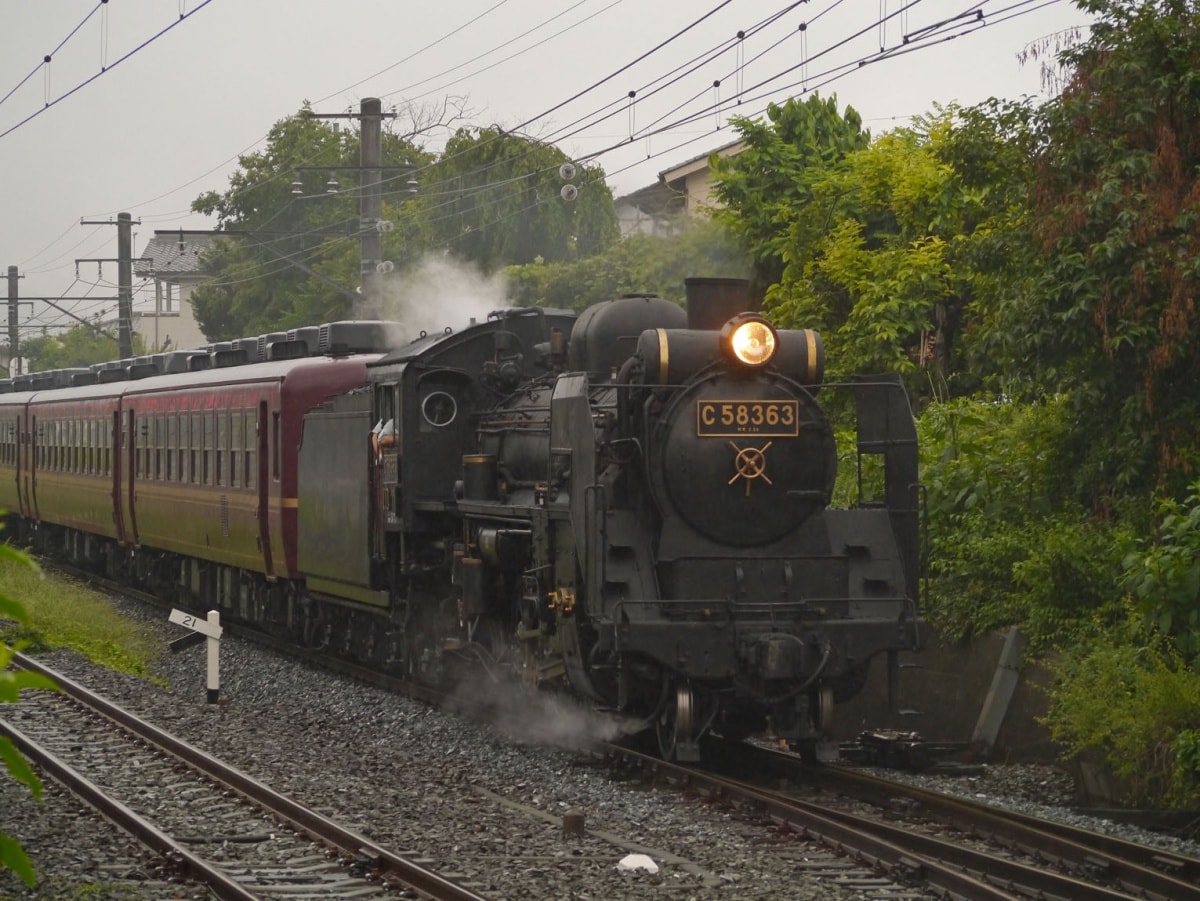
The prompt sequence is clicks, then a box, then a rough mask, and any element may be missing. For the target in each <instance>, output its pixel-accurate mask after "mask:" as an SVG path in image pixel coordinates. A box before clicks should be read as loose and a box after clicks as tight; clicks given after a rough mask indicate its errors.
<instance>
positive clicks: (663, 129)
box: [155, 0, 1049, 215]
mask: <svg viewBox="0 0 1200 901" xmlns="http://www.w3.org/2000/svg"><path fill="white" fill-rule="evenodd" d="M839 2H841V0H839ZM724 5H725V4H721V6H724ZM801 5H803V4H801V3H792V4H788V5H786V6H785V7H783V8H782V9H781V10H780V14H781V15H782V14H783V13H785V12H788V11H790V10H793V9H795V8H797V7H799V6H801ZM836 5H837V4H836V3H835V4H833V5H831V6H828V7H826V8H824V9H822V10H820V11H817V14H816V15H814V16H813V18H812V19H810V20H809V21H810V22H813V21H816V19H817V18H818V17H819V16H821V15H825V14H827V13H828V12H829V10H830V9H832V8H833V7H834V6H836ZM911 5H912V4H907V5H905V6H904V7H903V8H902V9H903V10H905V11H907V10H908V9H909V8H910V7H911ZM975 5H976V6H979V5H983V4H975ZM1045 5H1049V4H1041V5H1040V6H1038V7H1037V8H1042V6H1045ZM492 8H493V9H494V8H495V7H492ZM717 8H718V9H719V8H720V7H717ZM193 12H194V10H193ZM710 14H711V13H710ZM1016 14H1019V13H1014V14H1013V17H1015V15H1016ZM901 21H902V22H903V19H902V20H901ZM869 26H870V27H873V28H874V27H878V22H875V23H869ZM529 31H530V32H531V31H532V29H530V30H529ZM525 33H528V32H523V33H522V34H525ZM747 33H749V28H747ZM790 36H791V35H790V34H789V35H783V36H779V37H777V39H776V40H775V42H774V44H773V45H772V47H780V46H782V45H784V43H785V42H786V41H787V40H788V39H789V37H790ZM808 39H809V40H810V41H814V42H815V41H816V37H815V35H814V34H813V33H812V32H811V31H810V32H809V34H808ZM512 40H515V39H510V40H509V41H508V42H507V43H508V44H510V45H511V43H512ZM726 41H728V39H726ZM658 46H660V47H661V46H663V45H662V44H660V45H658ZM889 50H890V52H891V53H892V54H894V55H899V54H900V53H908V52H912V49H910V48H907V47H901V46H899V45H895V46H893V47H891V48H889ZM652 52H653V51H648V52H647V54H643V55H641V56H639V57H637V60H641V59H645V58H646V56H647V55H649V54H650V53H652ZM771 52H772V51H771V48H768V49H767V50H763V51H761V52H759V53H758V54H757V55H756V56H752V57H750V58H749V59H748V60H747V61H750V60H753V59H756V58H758V57H764V56H766V55H767V54H769V53H771ZM824 52H828V50H826V51H824ZM803 56H804V59H805V60H806V61H807V62H810V63H811V62H812V61H814V60H816V59H818V58H819V57H820V53H817V54H808V53H805V54H803ZM635 61H636V60H635ZM875 61H881V58H880V57H879V56H878V54H873V55H870V56H864V57H862V58H861V59H859V60H856V61H854V65H855V67H861V65H864V64H871V63H873V62H875ZM629 65H631V64H626V66H623V67H621V68H619V69H616V70H614V72H613V73H611V74H610V75H608V76H606V77H605V78H604V79H601V80H600V81H597V82H595V84H594V85H593V87H595V86H597V85H602V84H604V83H606V82H609V83H611V81H612V80H613V77H614V76H615V75H617V74H618V73H620V72H621V71H623V70H624V69H626V68H628V66H629ZM848 65H849V64H848ZM788 71H790V70H789V69H788V68H782V69H781V72H778V73H775V75H773V76H772V77H773V78H775V79H776V81H775V82H773V83H771V82H770V81H769V80H768V81H762V80H760V81H758V82H757V84H756V85H751V86H749V89H748V92H747V93H745V94H744V96H743V104H742V108H744V109H746V110H748V111H749V110H751V109H753V108H754V104H756V103H758V102H759V101H760V100H761V99H762V98H763V97H764V95H766V94H767V92H768V91H769V90H773V91H775V92H778V91H779V90H781V88H780V84H781V83H782V82H783V81H784V80H785V79H786V78H787V75H786V74H784V73H787V72H788ZM849 71H853V68H846V67H842V68H838V67H830V68H828V69H827V70H826V72H825V73H819V74H818V76H816V77H818V78H820V77H822V76H823V75H828V76H829V77H828V78H827V80H825V81H822V82H820V84H821V85H824V84H827V83H829V82H830V81H832V80H835V79H836V78H837V77H842V76H843V75H845V74H848V72H849ZM681 77H682V78H685V77H686V76H681ZM711 82H712V79H711V77H705V78H704V79H703V85H704V87H703V90H701V91H698V92H697V95H706V94H707V93H708V91H709V89H710V88H709V86H710V85H711ZM360 83H361V81H360V82H356V84H360ZM797 84H800V85H801V90H802V91H804V90H805V89H808V90H811V89H814V88H815V87H817V86H818V85H817V84H816V83H815V82H813V81H812V80H811V76H810V80H809V81H808V82H807V84H805V83H804V82H803V81H801V82H797ZM756 87H757V90H756ZM588 90H590V89H585V90H584V91H580V92H577V93H575V94H574V95H572V97H570V98H568V99H567V100H566V101H563V102H562V103H559V104H556V105H555V106H554V107H552V108H551V110H548V111H546V112H544V113H542V114H539V115H540V116H543V117H544V116H546V115H548V114H549V113H551V112H553V111H556V110H558V109H560V108H563V107H564V106H565V105H566V104H568V103H570V102H571V101H573V100H575V99H578V98H579V97H581V96H583V95H584V94H586V93H587V91H588ZM639 93H640V94H641V97H640V98H639V99H648V98H649V96H650V94H649V93H648V92H643V91H642V90H640V89H639ZM624 96H625V95H624V92H621V98H622V99H624ZM694 99H695V98H694V97H693V100H694ZM616 102H617V101H615V100H614V101H610V103H609V106H611V104H613V103H616ZM728 105H729V100H728V98H726V100H725V102H724V103H722V102H721V101H720V99H719V98H714V100H713V101H712V102H707V103H704V104H699V103H697V104H696V106H697V107H698V108H700V109H703V110H705V112H703V113H698V112H695V111H693V110H692V109H690V108H689V106H688V103H687V102H686V101H685V102H683V103H679V104H677V106H676V107H675V108H674V109H673V110H672V112H671V113H669V114H661V115H659V117H658V118H646V119H644V120H643V117H640V116H639V127H638V128H637V131H636V134H632V135H629V136H628V139H627V140H625V141H619V142H613V143H611V144H607V145H603V146H600V147H599V148H595V149H588V150H587V151H585V152H584V153H582V154H575V157H576V158H577V159H583V160H592V161H600V160H603V159H607V158H609V157H610V156H611V155H612V154H613V153H615V152H616V151H618V150H621V149H622V148H624V147H627V146H628V144H629V143H630V142H632V141H634V140H643V139H646V138H650V137H656V136H660V135H665V134H667V133H668V132H670V131H672V130H675V131H680V130H682V129H685V128H688V127H690V126H693V125H695V124H696V123H697V121H698V117H701V116H702V117H703V118H704V119H706V120H707V119H709V118H710V117H711V116H712V115H714V113H718V112H720V111H722V109H723V108H724V107H725V106H728ZM600 110H601V111H603V110H605V106H601V107H600ZM752 114H753V113H750V112H747V115H752ZM588 116H590V117H591V118H588ZM608 118H611V117H608ZM535 121H537V117H534V118H533V119H527V120H526V121H525V123H523V125H526V126H527V125H529V124H531V123H533V122H535ZM576 121H577V123H578V127H577V128H573V129H567V130H565V131H564V130H559V131H556V132H555V133H554V136H553V138H552V139H553V140H562V141H565V140H571V139H574V138H579V137H583V136H585V135H586V134H589V133H590V134H593V135H594V134H595V133H596V130H597V128H598V127H599V126H602V125H603V123H604V122H605V121H607V120H606V118H604V117H602V116H597V115H594V114H592V113H589V114H587V116H584V117H580V118H579V119H577V120H576ZM520 127H521V126H517V127H516V128H514V129H506V133H508V134H511V133H513V131H516V130H517V129H519V128H520ZM587 129H591V131H590V132H588V131H587ZM719 131H720V130H719V129H711V128H708V127H706V128H705V130H704V131H703V132H701V133H699V135H700V136H699V137H697V138H688V139H686V140H684V141H683V142H682V144H679V143H675V142H662V143H657V142H656V145H655V147H654V148H653V152H648V153H647V154H646V156H645V158H644V159H642V160H640V161H638V162H639V163H640V162H644V161H645V159H652V158H660V157H662V156H664V155H665V154H666V153H669V152H671V150H672V149H674V148H677V147H679V146H687V145H689V144H692V143H695V142H696V141H697V140H701V139H703V137H704V136H705V135H712V134H713V133H716V132H719ZM549 139H550V138H547V137H543V140H549ZM252 146H254V145H252ZM637 164H638V163H632V164H626V165H624V166H622V167H621V168H618V169H613V170H612V171H610V172H609V173H608V174H609V175H614V174H617V173H621V172H625V171H628V170H630V169H633V168H635V167H636V165H637ZM211 171H213V170H210V172H211ZM428 171H429V172H430V173H432V171H434V170H432V169H430V170H428ZM534 174H535V173H532V172H531V173H529V176H530V177H532V176H533V175H534ZM202 177H203V176H199V177H197V178H196V179H193V180H192V181H190V182H188V183H187V184H192V183H194V182H195V181H197V180H199V178H202ZM278 177H282V176H278ZM253 187H255V185H252V184H251V185H242V186H239V191H242V190H249V189H252V188H253ZM446 188H447V186H446V185H443V184H441V183H440V182H438V181H435V180H431V181H429V182H425V183H423V184H422V193H423V194H426V195H430V196H437V195H438V193H439V191H442V190H446ZM357 190H358V188H348V189H347V190H346V192H345V193H346V194H353V193H355V192H356V191H357ZM481 190H487V188H486V187H485V188H482V189H481ZM168 193H172V192H168ZM401 193H403V192H402V191H397V192H389V193H388V194H387V195H386V196H389V197H394V196H397V195H399V194H401ZM162 196H166V195H159V197H162ZM155 199H158V198H155ZM546 202H558V201H557V199H556V198H548V199H547V200H546ZM400 215H403V213H400Z"/></svg>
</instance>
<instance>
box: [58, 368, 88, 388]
mask: <svg viewBox="0 0 1200 901" xmlns="http://www.w3.org/2000/svg"><path fill="white" fill-rule="evenodd" d="M91 374H92V371H91V370H90V369H88V368H87V367H85V366H75V367H72V368H69V369H55V370H54V371H53V372H51V373H50V375H51V376H52V377H53V379H54V385H53V387H55V388H70V387H71V386H72V385H75V384H84V385H90V384H91V382H82V383H79V382H76V381H74V379H75V376H77V375H88V376H90V375H91Z"/></svg>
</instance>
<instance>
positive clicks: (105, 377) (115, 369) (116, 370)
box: [96, 366, 129, 385]
mask: <svg viewBox="0 0 1200 901" xmlns="http://www.w3.org/2000/svg"><path fill="white" fill-rule="evenodd" d="M128 378H129V369H128V368H126V367H124V366H110V367H109V368H107V369H101V370H99V371H98V372H97V373H96V381H97V382H99V383H100V384H101V385H107V384H108V383H109V382H124V381H126V380H128Z"/></svg>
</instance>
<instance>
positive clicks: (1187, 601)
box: [1124, 480, 1200, 660]
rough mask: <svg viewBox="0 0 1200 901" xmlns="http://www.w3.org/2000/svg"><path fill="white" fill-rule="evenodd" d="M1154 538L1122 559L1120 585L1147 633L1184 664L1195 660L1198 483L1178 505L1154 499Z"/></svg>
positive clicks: (1199, 581)
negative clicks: (1165, 642)
mask: <svg viewBox="0 0 1200 901" xmlns="http://www.w3.org/2000/svg"><path fill="white" fill-rule="evenodd" d="M1156 512H1157V530H1156V534H1154V535H1153V536H1151V537H1150V538H1148V539H1143V540H1141V541H1139V542H1138V546H1137V549H1136V550H1135V551H1133V552H1131V553H1129V554H1128V555H1127V556H1126V557H1125V560H1124V566H1125V579H1124V584H1125V586H1126V587H1127V588H1128V590H1129V591H1130V592H1131V593H1132V594H1133V596H1134V598H1136V599H1137V603H1138V610H1139V611H1140V612H1141V614H1142V616H1143V617H1144V620H1145V626H1146V628H1147V629H1150V630H1155V631H1157V632H1159V633H1161V634H1163V635H1166V636H1170V637H1171V638H1172V639H1173V641H1174V642H1175V644H1176V646H1177V647H1178V649H1179V652H1180V653H1181V654H1182V655H1183V656H1184V657H1185V658H1186V659H1189V660H1196V659H1197V658H1200V480H1197V481H1194V482H1192V485H1191V489H1190V491H1189V492H1188V495H1187V498H1186V499H1185V500H1184V501H1183V502H1182V503H1180V502H1178V501H1175V500H1172V499H1170V498H1164V499H1160V500H1159V501H1158V509H1157V511H1156Z"/></svg>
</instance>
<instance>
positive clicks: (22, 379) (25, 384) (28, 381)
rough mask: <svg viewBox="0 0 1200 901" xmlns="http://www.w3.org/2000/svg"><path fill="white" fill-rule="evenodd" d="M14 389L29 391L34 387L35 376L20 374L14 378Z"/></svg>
mask: <svg viewBox="0 0 1200 901" xmlns="http://www.w3.org/2000/svg"><path fill="white" fill-rule="evenodd" d="M12 382H13V389H14V390H16V391H28V390H29V389H30V388H32V387H33V376H31V375H18V376H16V377H14V378H13V380H12Z"/></svg>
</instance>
